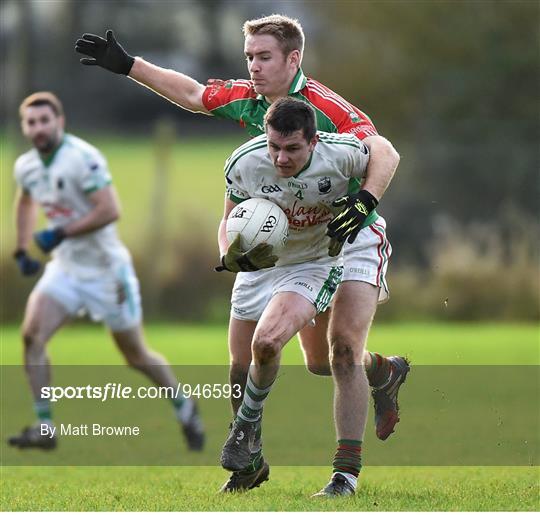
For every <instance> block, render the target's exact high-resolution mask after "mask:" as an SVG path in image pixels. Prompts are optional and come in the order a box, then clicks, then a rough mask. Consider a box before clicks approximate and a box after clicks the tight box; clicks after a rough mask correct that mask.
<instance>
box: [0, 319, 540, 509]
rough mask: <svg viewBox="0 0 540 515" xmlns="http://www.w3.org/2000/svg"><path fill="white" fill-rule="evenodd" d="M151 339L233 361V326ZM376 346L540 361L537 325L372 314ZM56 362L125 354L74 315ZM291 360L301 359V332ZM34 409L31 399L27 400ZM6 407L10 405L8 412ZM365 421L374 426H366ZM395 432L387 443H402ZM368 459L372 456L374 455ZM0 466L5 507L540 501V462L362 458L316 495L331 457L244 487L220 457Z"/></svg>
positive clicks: (200, 356)
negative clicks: (206, 462) (357, 467)
mask: <svg viewBox="0 0 540 515" xmlns="http://www.w3.org/2000/svg"><path fill="white" fill-rule="evenodd" d="M146 333H147V336H148V340H149V342H150V343H151V344H152V346H153V347H154V348H156V349H157V350H159V351H160V352H162V353H163V354H165V355H166V356H167V357H168V358H169V360H170V361H171V362H172V363H174V364H188V363H189V364H226V363H227V361H228V355H227V349H226V328H225V327H222V326H215V327H206V328H203V327H200V326H186V327H180V326H174V325H152V326H149V327H148V328H147V330H146ZM1 336H2V338H1V347H2V355H1V357H2V363H3V364H19V363H21V344H20V342H19V337H18V331H17V328H15V327H7V328H3V329H2V333H1ZM370 347H371V348H372V349H376V350H377V351H379V352H382V353H385V354H388V353H392V354H394V353H396V354H406V355H408V356H410V357H411V358H412V359H413V363H415V364H461V365H465V364H469V365H471V364H514V365H517V364H522V365H524V364H538V363H539V356H538V329H537V327H535V326H532V325H502V324H501V325H488V324H446V325H445V324H400V325H377V324H375V326H374V328H373V330H372V333H371V337H370ZM50 350H51V356H52V361H53V363H55V364H61V363H63V364H68V363H70V364H74V363H77V364H118V363H121V359H120V356H119V355H118V353H117V352H116V350H115V349H114V347H113V344H112V343H111V342H110V341H109V338H108V336H107V334H106V332H105V331H104V330H103V329H101V328H99V327H96V326H85V325H74V326H71V327H68V328H65V329H64V330H62V331H61V332H60V333H59V334H58V335H57V336H56V337H55V338H54V341H53V342H52V344H51V348H50ZM284 363H288V364H299V363H302V355H301V352H300V350H299V348H298V345H297V344H296V342H291V343H290V344H289V345H288V346H287V348H286V350H285V354H284ZM28 411H29V409H28ZM5 415H6V414H3V416H4V417H5ZM368 431H372V429H371V427H368ZM398 444H399V429H398V433H397V434H396V435H395V436H393V437H392V439H391V441H389V442H387V443H385V444H381V445H398ZM368 465H369V464H368ZM1 473H2V478H1V479H2V489H1V490H2V493H1V495H2V497H1V499H2V505H1V508H2V509H3V510H29V511H33V510H59V511H62V510H75V511H77V510H112V511H114V510H119V511H133V510H135V511H139V510H153V511H172V510H176V511H196V510H201V511H259V510H261V511H262V510H266V511H273V510H283V511H284V510H286V511H371V510H373V511H386V510H393V511H421V510H441V511H445V510H449V511H450V510H452V511H454V510H458V511H465V510H467V511H484V510H489V511H499V510H507V511H513V510H527V511H534V510H538V509H539V508H540V503H539V475H538V467H373V466H372V467H370V466H365V467H364V469H363V471H362V474H361V480H360V488H359V491H358V494H357V496H356V497H355V498H354V499H340V500H336V501H321V500H312V499H310V495H311V494H312V493H314V492H315V491H317V490H318V489H319V488H321V487H322V486H323V485H324V484H325V482H326V481H327V479H328V476H329V473H330V467H329V466H328V467H284V466H280V467H277V466H273V467H272V472H271V481H270V482H268V483H265V484H264V485H263V487H262V488H260V489H257V490H255V491H252V492H248V493H246V494H243V495H232V496H231V495H228V496H223V495H219V494H217V490H218V489H219V487H220V485H221V484H222V483H223V482H224V481H225V480H226V477H227V474H226V473H225V472H224V471H223V470H222V469H220V468H219V467H194V466H192V467H73V466H72V467H65V466H59V467H40V466H34V467H15V466H9V467H7V466H4V467H2V470H1Z"/></svg>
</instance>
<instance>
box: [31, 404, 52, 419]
mask: <svg viewBox="0 0 540 515" xmlns="http://www.w3.org/2000/svg"><path fill="white" fill-rule="evenodd" d="M34 413H35V414H36V415H37V418H38V419H39V420H40V421H41V422H51V421H52V414H51V403H50V401H48V400H40V401H35V402H34Z"/></svg>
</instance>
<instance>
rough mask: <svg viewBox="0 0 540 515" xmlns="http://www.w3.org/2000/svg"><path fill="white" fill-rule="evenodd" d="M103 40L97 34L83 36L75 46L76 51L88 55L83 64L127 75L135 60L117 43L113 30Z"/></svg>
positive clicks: (82, 60)
mask: <svg viewBox="0 0 540 515" xmlns="http://www.w3.org/2000/svg"><path fill="white" fill-rule="evenodd" d="M105 38H106V39H103V38H102V37H100V36H96V35H95V34H83V36H82V38H81V39H78V40H77V43H76V44H75V51H77V52H79V54H83V55H87V56H88V57H83V58H82V59H81V63H82V64H86V65H88V66H95V65H97V66H101V67H102V68H105V69H106V70H109V71H111V72H114V73H119V74H122V75H127V74H128V73H129V72H130V71H131V67H132V66H133V63H134V62H135V58H134V57H132V56H131V55H129V54H128V53H127V52H126V51H125V50H124V49H123V48H122V46H121V45H120V43H118V41H116V39H115V37H114V33H113V31H112V30H108V31H107V33H106V34H105Z"/></svg>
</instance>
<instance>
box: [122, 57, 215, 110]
mask: <svg viewBox="0 0 540 515" xmlns="http://www.w3.org/2000/svg"><path fill="white" fill-rule="evenodd" d="M128 76H129V77H130V78H131V79H133V80H134V81H136V82H138V83H139V84H142V85H143V86H146V87H147V88H149V89H151V90H152V91H154V92H155V93H157V94H158V95H161V96H162V97H164V98H166V99H167V100H169V101H170V102H173V103H174V104H176V105H178V106H180V107H182V108H184V109H187V110H188V111H192V112H195V113H205V114H209V111H208V110H207V109H206V108H205V107H204V104H203V101H202V96H203V92H204V86H203V85H202V84H200V83H199V82H197V81H196V80H195V79H192V78H191V77H189V76H187V75H184V74H183V73H179V72H176V71H174V70H167V69H165V68H161V67H159V66H156V65H154V64H152V63H149V62H147V61H145V60H144V59H142V58H141V57H136V58H135V62H134V63H133V67H132V68H131V71H130V72H129V75H128Z"/></svg>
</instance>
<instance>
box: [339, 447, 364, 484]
mask: <svg viewBox="0 0 540 515" xmlns="http://www.w3.org/2000/svg"><path fill="white" fill-rule="evenodd" d="M361 453H362V441H361V440H338V448H337V451H336V454H335V455H334V461H333V467H334V469H333V473H334V474H335V473H336V472H339V473H340V474H343V475H345V476H346V477H347V478H348V476H349V475H351V476H353V477H355V478H356V477H358V474H360V469H361V468H362V455H361Z"/></svg>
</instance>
